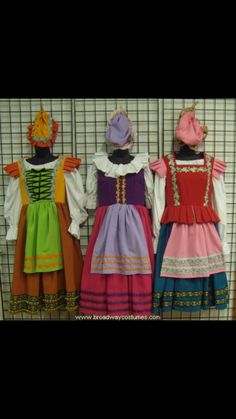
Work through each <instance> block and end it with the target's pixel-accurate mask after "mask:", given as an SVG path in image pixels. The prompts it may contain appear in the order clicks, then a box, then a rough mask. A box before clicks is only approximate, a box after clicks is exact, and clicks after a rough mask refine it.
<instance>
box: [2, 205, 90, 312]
mask: <svg viewBox="0 0 236 419" xmlns="http://www.w3.org/2000/svg"><path fill="white" fill-rule="evenodd" d="M56 205H57V211H58V218H59V224H60V234H61V246H62V254H63V264H64V268H63V269H62V270H59V271H55V272H40V273H33V274H26V273H24V272H23V267H24V253H25V239H26V213H27V208H28V206H27V205H24V206H23V207H22V209H21V214H20V220H19V225H18V237H17V242H16V253H15V262H14V273H13V282H12V290H11V297H10V303H9V304H10V307H9V312H10V313H12V314H14V313H19V312H22V311H24V312H28V313H31V314H34V313H37V312H38V311H39V310H46V311H54V310H58V309H59V308H65V309H67V310H69V311H77V310H78V304H79V290H80V281H81V274H82V268H83V256H82V253H81V249H80V244H79V241H78V240H77V239H76V238H75V237H73V236H72V235H71V234H70V233H68V228H69V226H70V223H71V217H70V214H69V210H68V207H67V204H62V203H56Z"/></svg>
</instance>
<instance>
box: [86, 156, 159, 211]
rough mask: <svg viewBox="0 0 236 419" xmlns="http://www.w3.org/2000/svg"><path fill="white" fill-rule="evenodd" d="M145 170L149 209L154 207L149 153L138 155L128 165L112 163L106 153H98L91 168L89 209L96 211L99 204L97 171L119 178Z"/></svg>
mask: <svg viewBox="0 0 236 419" xmlns="http://www.w3.org/2000/svg"><path fill="white" fill-rule="evenodd" d="M141 169H144V181H145V191H144V194H145V203H146V207H147V208H152V206H153V174H152V171H151V170H150V169H149V156H148V154H147V153H142V154H141V153H140V154H137V155H136V156H135V157H134V159H133V160H132V161H131V162H130V163H128V164H115V163H112V162H111V161H110V160H109V158H108V155H107V154H106V153H102V152H99V153H96V154H95V155H94V158H93V164H92V165H91V166H90V167H89V170H88V175H87V182H86V191H87V204H86V207H87V208H88V209H96V208H97V206H98V202H97V171H98V170H101V171H102V172H103V173H104V174H105V176H108V177H113V178H117V177H119V176H126V175H127V174H129V173H138V172H140V170H141Z"/></svg>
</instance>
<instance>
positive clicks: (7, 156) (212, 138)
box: [0, 99, 236, 320]
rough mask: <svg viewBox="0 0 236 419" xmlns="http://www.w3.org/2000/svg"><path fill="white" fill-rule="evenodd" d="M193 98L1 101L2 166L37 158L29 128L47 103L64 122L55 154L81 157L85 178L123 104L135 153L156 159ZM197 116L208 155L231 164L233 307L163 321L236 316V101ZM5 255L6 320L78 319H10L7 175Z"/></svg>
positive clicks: (202, 109) (203, 105)
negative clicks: (204, 133)
mask: <svg viewBox="0 0 236 419" xmlns="http://www.w3.org/2000/svg"><path fill="white" fill-rule="evenodd" d="M192 102H193V100H192V99H188V100H182V99H43V100H40V99H8V100H5V99H2V100H1V101H0V106H1V150H0V152H1V165H2V166H4V165H6V164H7V163H9V162H12V161H14V160H17V159H19V157H21V156H22V155H32V153H33V150H32V148H31V146H30V145H29V144H28V142H27V139H26V131H27V125H29V123H31V121H32V120H33V118H34V115H35V113H36V112H37V111H38V110H39V107H40V104H41V103H42V104H43V107H44V109H45V110H47V111H49V112H51V113H52V115H53V117H54V118H55V120H57V121H58V122H59V124H60V133H59V136H58V139H57V141H56V144H55V146H54V150H53V152H54V153H63V154H66V155H73V156H78V157H80V158H81V159H82V164H81V167H80V173H81V175H82V179H83V181H84V185H85V180H86V175H87V169H88V166H89V165H90V164H91V160H92V156H93V154H94V152H96V151H100V150H107V151H108V152H109V148H108V147H107V146H106V145H105V143H104V131H105V128H106V125H107V121H108V120H109V118H110V115H111V113H112V112H113V111H114V110H115V109H116V108H118V107H119V106H123V107H125V108H126V109H127V110H128V113H129V116H130V118H131V119H132V121H133V123H134V125H135V128H136V132H137V139H136V143H135V145H134V148H133V153H136V152H146V151H147V152H149V154H150V159H151V161H154V160H155V159H156V158H157V157H161V156H162V155H164V154H166V153H168V152H169V151H170V150H171V149H172V147H175V143H174V130H175V126H176V122H177V119H178V115H179V112H180V110H181V109H182V108H183V106H191V105H192ZM197 116H198V117H199V119H200V120H201V122H202V123H204V124H206V125H208V128H209V133H208V136H207V139H206V151H207V152H208V153H210V154H214V155H216V156H217V157H218V158H220V159H223V160H225V161H226V162H227V163H228V170H227V173H226V175H225V183H226V191H227V203H228V242H229V245H230V248H231V253H230V255H229V256H228V257H227V276H228V280H229V288H230V304H229V308H228V309H227V310H224V311H223V312H218V311H216V310H215V309H210V310H207V311H202V312H200V313H199V312H197V313H181V312H180V313H178V312H174V311H173V312H172V313H170V314H167V315H165V316H164V319H173V320H175V319H176V320H177V319H183V320H184V319H191V320H194V319H196V320H198V319H201V320H204V319H205V320H218V319H219V320H220V319H229V320H230V319H233V318H235V317H236V314H234V313H235V309H234V305H235V304H234V302H235V295H234V294H235V285H234V284H235V282H234V274H235V254H236V252H235V232H236V231H235V229H236V219H235V209H234V202H235V201H234V200H235V192H236V191H235V188H236V186H235V159H236V157H235V133H236V120H235V118H236V100H235V99H209V100H208V99H207V100H199V104H198V106H197ZM0 182H1V183H0V185H1V186H0V187H1V194H0V246H1V247H0V256H1V252H2V273H1V287H2V305H3V317H4V318H5V319H12V318H14V319H16V320H17V319H20V320H21V319H27V320H28V319H35V320H40V319H49V320H54V319H55V320H57V319H59V320H67V319H71V320H73V319H74V315H73V314H69V313H67V312H65V311H63V310H60V311H58V312H56V313H53V314H47V313H44V312H42V313H40V314H39V315H33V316H31V315H29V314H18V315H15V316H9V314H8V300H9V295H10V283H11V276H12V272H13V259H14V246H13V245H12V244H9V243H8V244H7V243H6V242H5V236H6V224H5V221H4V219H3V202H4V191H5V190H6V186H7V183H8V176H7V175H5V174H3V171H2V168H1V175H0ZM93 222H94V217H93V216H90V217H89V219H88V221H87V222H86V223H85V225H84V226H83V227H82V229H81V249H82V252H83V254H84V253H85V250H86V247H87V244H88V240H89V236H90V234H91V231H92V226H93Z"/></svg>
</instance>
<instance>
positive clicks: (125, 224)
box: [80, 153, 154, 316]
mask: <svg viewBox="0 0 236 419" xmlns="http://www.w3.org/2000/svg"><path fill="white" fill-rule="evenodd" d="M87 193H88V200H87V208H89V209H93V208H96V207H97V211H96V217H95V223H94V227H93V231H92V235H91V238H90V241H89V245H88V249H87V253H86V257H85V263H84V270H83V275H82V283H81V296H80V312H81V313H87V314H95V315H112V316H117V315H150V314H151V310H152V287H153V280H152V279H153V270H154V252H153V244H152V233H151V222H150V217H149V212H148V209H147V207H148V208H151V206H152V194H153V179H152V172H151V171H150V169H149V164H148V155H147V154H142V155H137V156H136V157H135V158H134V159H133V160H132V161H131V162H130V163H128V164H114V163H112V162H111V161H110V160H109V159H108V156H107V155H106V154H104V153H97V154H96V155H95V157H94V159H93V165H92V166H91V168H90V170H89V173H88V179H87Z"/></svg>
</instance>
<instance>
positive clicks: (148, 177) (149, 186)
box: [144, 166, 153, 209]
mask: <svg viewBox="0 0 236 419" xmlns="http://www.w3.org/2000/svg"><path fill="white" fill-rule="evenodd" d="M144 181H145V191H144V195H145V203H146V207H147V208H149V209H150V208H152V206H153V173H152V171H151V170H150V169H149V167H148V166H147V167H145V168H144Z"/></svg>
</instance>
